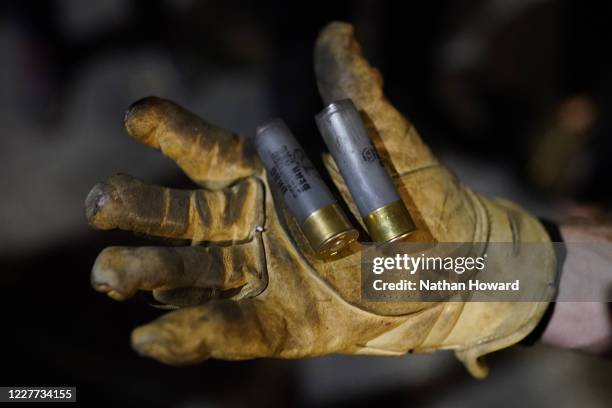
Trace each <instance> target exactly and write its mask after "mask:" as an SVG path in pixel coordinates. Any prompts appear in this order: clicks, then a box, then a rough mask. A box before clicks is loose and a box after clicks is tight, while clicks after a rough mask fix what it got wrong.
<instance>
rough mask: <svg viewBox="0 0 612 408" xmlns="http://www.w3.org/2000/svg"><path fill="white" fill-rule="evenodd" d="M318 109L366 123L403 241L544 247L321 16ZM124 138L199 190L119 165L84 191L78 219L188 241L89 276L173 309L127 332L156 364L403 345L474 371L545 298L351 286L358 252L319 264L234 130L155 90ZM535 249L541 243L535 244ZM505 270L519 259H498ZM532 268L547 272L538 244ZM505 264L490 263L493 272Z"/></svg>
mask: <svg viewBox="0 0 612 408" xmlns="http://www.w3.org/2000/svg"><path fill="white" fill-rule="evenodd" d="M314 57H315V70H316V75H317V81H318V86H319V92H320V94H321V96H322V98H323V101H324V102H325V103H329V102H331V101H334V100H338V99H344V98H351V99H352V100H353V102H354V103H355V105H356V106H357V107H358V108H359V109H360V110H362V111H363V113H364V114H365V115H366V116H367V117H368V118H369V119H370V120H369V121H368V122H369V123H368V127H369V129H368V130H369V131H370V133H371V136H372V138H373V139H374V142H375V145H376V147H377V149H378V151H379V153H380V155H381V156H382V158H383V160H384V161H385V162H386V164H387V165H388V168H389V169H390V171H391V173H392V176H393V178H394V181H395V183H396V185H397V187H398V190H399V191H400V195H401V196H402V199H403V200H404V202H405V203H406V205H407V207H408V209H409V211H410V213H411V214H412V216H413V218H414V219H415V223H416V225H417V227H418V232H417V233H415V234H413V235H412V236H411V237H412V238H411V239H412V240H414V241H431V240H432V239H435V240H437V241H438V242H495V241H500V242H527V241H529V242H544V243H546V242H549V237H548V235H547V234H546V232H545V230H544V229H543V227H542V226H541V224H540V223H539V222H538V221H537V220H536V219H535V218H533V217H532V216H530V215H529V214H527V213H526V212H525V211H524V210H522V209H521V208H520V207H518V206H516V205H514V204H512V203H509V202H507V201H503V200H498V199H490V198H486V197H483V196H481V195H479V194H476V193H474V192H472V191H471V190H470V189H469V188H467V187H465V186H463V185H462V184H461V183H460V182H459V181H458V180H457V179H456V177H454V176H453V175H452V174H451V173H450V172H449V171H448V170H447V169H446V168H444V166H442V165H441V164H440V163H439V162H438V161H437V160H436V159H435V158H434V157H433V155H432V153H431V152H430V151H429V149H428V148H427V147H426V146H425V144H423V142H422V141H421V138H420V137H419V135H418V133H417V132H416V130H415V129H414V128H413V127H412V125H411V124H410V123H409V122H408V121H407V120H406V119H405V118H404V117H403V116H402V115H401V114H400V113H399V112H398V111H397V110H395V108H394V107H393V106H392V105H391V104H390V103H389V102H388V101H387V100H386V98H385V97H384V95H383V92H382V78H381V76H380V74H379V72H378V71H377V70H376V69H374V68H372V67H371V66H369V64H368V63H367V61H366V60H365V59H364V57H363V56H362V54H361V50H360V47H359V45H358V44H357V42H356V41H355V40H354V38H353V30H352V27H351V26H350V25H348V24H345V23H331V24H329V25H328V26H326V27H325V28H324V29H323V31H322V32H321V33H320V35H319V38H318V40H317V43H316V47H315V53H314ZM125 124H126V128H127V130H128V133H129V134H130V135H131V136H132V137H134V138H135V139H136V140H138V141H140V142H141V143H143V144H145V145H147V146H151V147H153V148H156V149H159V150H161V151H162V152H163V153H164V154H165V155H167V156H169V157H170V158H172V159H174V160H175V161H176V163H177V164H178V165H179V166H180V167H181V168H182V169H183V170H184V171H185V173H186V174H187V175H188V176H189V177H190V178H191V179H192V180H194V181H195V182H196V183H198V184H200V185H201V186H203V187H204V188H203V189H200V190H194V191H184V190H173V189H169V188H163V187H157V186H152V185H149V184H146V183H143V182H141V181H138V180H136V179H134V178H131V177H129V176H125V175H118V176H112V177H110V178H109V179H108V180H106V181H105V182H104V183H101V184H98V185H96V186H95V187H94V188H93V189H92V191H91V192H90V194H89V195H88V197H87V200H86V213H87V217H88V220H89V222H90V223H91V224H92V225H93V226H94V227H96V228H99V229H113V228H120V229H125V230H132V231H136V232H139V233H144V234H148V235H152V236H161V237H167V238H178V239H186V240H190V241H191V242H192V245H191V246H180V247H179V246H173V247H141V248H126V247H110V248H107V249H105V250H104V251H102V253H100V255H99V256H98V258H97V260H96V262H95V265H94V267H93V272H92V282H93V286H94V287H95V289H96V290H98V291H101V292H105V293H107V294H108V295H109V296H111V297H112V298H114V299H119V300H120V299H125V298H128V297H130V296H132V295H133V294H134V293H135V292H136V291H138V290H146V291H152V292H153V295H154V297H155V298H156V299H157V300H159V301H161V302H163V303H166V304H169V305H175V306H179V307H181V308H179V309H178V310H175V311H172V312H169V313H167V314H165V315H164V316H162V317H160V318H159V319H157V320H155V321H153V322H151V323H149V324H147V325H144V326H141V327H138V328H136V329H135V330H134V331H133V333H132V345H133V347H134V348H135V349H136V350H137V351H138V352H139V353H141V354H143V355H146V356H150V357H153V358H155V359H158V360H160V361H163V362H165V363H168V364H184V363H195V362H199V361H202V360H204V359H207V358H209V357H214V358H221V359H227V360H241V359H250V358H256V357H281V358H301V357H309V356H319V355H323V354H328V353H346V354H375V355H402V354H404V353H407V352H430V351H434V350H438V349H452V350H454V351H455V353H456V355H457V357H458V358H459V359H460V360H462V361H463V362H464V363H465V365H466V367H467V369H468V370H469V371H470V372H471V373H472V374H473V375H474V376H476V377H483V376H485V375H486V367H485V366H484V365H482V364H481V363H480V362H479V361H477V359H478V357H480V356H482V355H484V354H486V353H489V352H492V351H494V350H498V349H501V348H504V347H508V346H510V345H512V344H514V343H516V342H518V341H520V340H521V339H522V338H523V337H525V336H526V335H527V334H528V333H529V332H530V331H531V330H532V329H533V328H534V327H535V326H536V324H537V323H538V321H539V320H540V319H541V317H542V315H543V313H544V311H545V308H546V305H547V304H546V303H544V302H505V303H504V302H486V303H476V302H467V303H462V302H440V303H424V302H366V301H362V299H361V296H360V252H359V244H357V243H356V244H354V245H353V247H352V248H350V249H349V250H347V251H346V253H345V254H344V255H343V256H340V257H339V258H338V259H335V260H328V261H322V260H319V259H317V258H316V257H315V256H314V253H313V252H312V250H311V249H310V247H309V245H308V243H307V241H306V239H305V237H304V236H303V235H302V233H301V232H300V230H299V228H298V226H297V224H296V223H295V221H294V220H293V218H292V217H290V216H288V213H287V211H286V209H285V208H284V206H283V204H282V202H281V201H280V200H275V199H274V197H273V193H272V190H271V189H270V187H269V181H268V179H267V174H266V172H265V171H264V170H263V168H262V166H261V164H260V162H259V160H258V158H257V157H256V156H255V154H254V153H253V150H252V149H251V148H250V147H249V146H248V143H247V142H246V141H245V139H243V138H241V137H239V136H237V135H235V134H232V133H231V132H229V131H226V130H223V129H220V128H217V127H215V126H213V125H211V124H208V123H206V122H205V121H203V120H202V119H200V118H198V117H197V116H195V115H193V114H192V113H190V112H188V111H186V110H184V109H183V108H181V107H179V106H177V105H175V104H174V103H172V102H169V101H166V100H162V99H159V98H146V99H143V100H141V101H138V102H137V103H135V104H134V105H133V106H132V107H131V108H130V109H129V111H128V112H127V114H126V117H125ZM325 162H326V166H327V167H328V170H329V171H330V172H331V175H332V179H333V180H334V182H335V183H336V185H337V187H338V188H339V190H340V191H341V192H342V194H343V197H344V199H345V200H346V201H347V204H348V206H349V208H350V209H351V211H353V212H354V213H355V214H356V218H357V219H360V217H359V215H358V213H357V210H356V207H355V205H354V203H353V202H352V200H351V198H350V196H349V194H348V193H347V189H346V186H345V185H344V182H343V180H342V177H341V176H340V174H339V172H338V171H337V169H336V167H335V165H334V163H333V160H332V159H331V158H329V157H327V158H326V160H325ZM544 246H545V247H546V245H544ZM508 257H509V259H511V262H508V266H507V267H508V268H513V267H517V265H518V266H520V265H521V262H523V261H522V260H521V257H520V254H519V255H516V254H509V256H508ZM529 262H531V263H532V264H533V262H536V263H537V264H536V265H532V268H533V269H535V270H538V271H539V273H541V274H543V276H545V277H550V279H551V280H552V277H554V274H555V272H554V271H555V264H556V261H555V256H554V252H553V250H552V246H550V251H544V252H543V253H542V254H541V256H540V257H538V259H537V260H536V261H534V260H533V259H531V260H530V261H529ZM502 267H503V266H502Z"/></svg>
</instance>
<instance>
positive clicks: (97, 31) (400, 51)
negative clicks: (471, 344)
mask: <svg viewBox="0 0 612 408" xmlns="http://www.w3.org/2000/svg"><path fill="white" fill-rule="evenodd" d="M0 10H1V14H0V61H2V69H1V71H0V124H1V130H2V136H1V137H0V161H1V162H2V167H1V169H2V171H0V186H1V188H2V190H1V191H2V200H1V201H0V225H2V228H3V233H2V234H1V236H0V241H1V242H0V266H1V273H0V288H1V289H2V296H1V297H0V299H1V300H0V302H1V303H0V306H1V310H2V312H0V313H1V315H0V316H1V319H2V326H1V329H0V333H1V334H2V335H1V336H0V350H1V351H0V385H7V386H8V385H41V386H42V385H76V386H77V387H78V391H77V396H78V399H79V401H80V402H81V403H86V404H88V405H92V406H93V405H101V406H108V405H109V404H112V403H117V404H119V403H121V404H124V403H125V404H132V405H136V404H138V405H139V406H140V405H142V406H151V407H156V406H160V407H162V406H163V407H199V406H203V407H226V406H229V407H241V406H270V405H280V406H298V407H299V406H307V407H310V406H317V407H319V406H321V407H325V406H338V405H339V406H354V405H357V406H371V405H377V406H384V405H386V404H388V405H389V406H391V405H393V406H397V405H405V406H408V405H410V406H432V407H445V406H454V407H457V406H460V407H463V406H466V407H467V406H470V407H489V406H492V405H495V406H502V407H504V406H508V407H510V406H516V405H519V404H520V405H528V406H531V405H537V406H557V407H569V406H576V405H581V406H582V405H584V406H601V407H609V406H610V405H612V387H611V385H612V380H611V379H612V364H611V363H610V361H609V360H600V359H597V358H593V357H588V356H584V355H579V354H575V353H572V352H569V351H563V350H555V349H551V348H548V347H545V346H543V345H536V346H533V347H530V348H521V347H518V346H517V347H514V348H512V349H510V350H506V351H502V352H499V353H497V354H495V355H494V356H492V357H491V358H490V359H489V361H490V363H491V366H492V370H491V374H490V377H489V378H488V379H487V380H485V381H484V382H478V381H476V380H473V379H472V378H471V377H470V376H469V375H468V374H467V372H466V371H465V370H464V369H463V367H462V366H461V365H460V363H459V362H458V361H456V360H455V359H454V357H453V356H452V354H450V353H436V354H434V355H430V356H413V355H411V356H407V357H404V358H366V357H343V356H331V357H325V358H317V359H309V360H302V361H279V360H259V361H251V362H240V363H227V362H221V361H209V362H206V363H204V364H201V365H199V366H195V367H187V368H176V367H166V366H163V365H161V364H159V363H157V362H155V361H152V360H148V359H143V358H140V357H138V356H137V355H136V354H135V353H134V352H133V351H132V350H131V349H130V347H129V333H130V330H131V328H133V327H134V326H136V325H139V324H143V323H145V322H147V321H149V320H151V319H153V318H155V317H156V316H158V315H159V314H161V313H162V311H160V310H157V309H154V308H152V307H150V306H149V305H148V300H147V299H134V300H131V301H128V302H124V303H117V302H114V301H112V300H110V299H108V298H107V297H105V296H103V295H101V294H98V293H96V292H94V291H93V289H92V288H91V287H90V284H89V273H90V269H91V265H92V263H93V261H94V259H95V257H96V255H97V253H98V252H99V251H100V250H102V249H103V248H104V247H106V246H109V245H118V244H120V245H142V244H143V243H144V241H143V240H142V239H140V238H137V237H133V236H131V235H130V234H127V233H121V232H106V233H101V232H95V231H92V230H90V229H89V227H88V226H87V224H86V222H85V219H84V216H83V208H82V203H83V200H84V198H85V196H86V194H87V192H88V191H89V189H90V188H91V187H92V186H93V185H94V184H95V183H97V182H99V181H102V180H103V179H105V178H106V177H107V176H109V175H111V174H113V173H116V172H125V173H130V174H132V175H134V176H137V177H140V178H142V179H145V180H147V181H150V182H154V183H160V184H167V185H171V186H175V187H183V186H189V185H190V184H189V182H188V181H187V180H186V178H185V177H184V176H183V175H182V174H181V173H180V171H179V170H178V169H177V168H176V167H175V165H174V164H173V163H172V162H170V160H168V159H166V158H164V157H162V156H161V155H160V154H159V153H157V152H155V151H152V150H150V149H147V148H145V147H142V146H140V145H138V144H137V143H136V142H135V141H133V140H131V139H130V138H129V137H128V136H127V135H126V134H125V132H124V130H123V129H122V119H123V114H124V112H125V110H126V108H127V107H128V106H129V105H130V104H131V103H132V102H133V101H135V100H137V99H139V98H141V97H144V96H148V95H158V96H162V97H166V98H170V99H173V100H175V101H177V102H179V103H181V104H182V105H184V106H186V107H188V108H189V109H191V110H192V111H194V112H196V113H198V114H200V115H201V116H203V117H204V118H206V119H207V120H209V121H210V122H212V123H215V124H218V125H222V126H225V127H228V128H230V129H232V130H234V131H237V132H239V133H242V134H244V135H248V136H250V135H251V134H252V133H253V129H254V128H255V126H256V125H257V124H258V123H259V122H261V121H263V120H265V119H267V118H269V117H271V116H282V117H283V118H284V119H285V120H286V121H287V122H288V124H289V126H290V127H291V128H293V129H294V130H295V131H296V133H297V135H298V136H299V137H300V138H302V140H303V141H306V140H307V141H308V143H306V145H307V146H308V148H309V149H310V150H311V152H310V153H311V156H317V155H318V154H319V153H320V151H321V150H322V148H323V146H322V142H321V141H320V138H319V137H317V136H316V135H317V133H316V129H315V126H314V122H313V115H314V114H315V113H317V112H318V111H319V110H320V109H321V108H322V106H321V101H320V99H319V97H318V95H317V89H316V83H315V79H314V75H313V70H312V47H313V44H314V41H315V38H316V35H317V32H318V31H319V29H320V28H321V27H322V26H323V25H325V24H326V23H327V22H329V21H332V20H345V21H349V22H352V23H353V24H354V25H355V27H356V32H357V36H358V38H359V40H360V41H361V44H362V45H363V47H364V51H365V53H366V55H367V56H368V58H369V59H370V61H371V62H372V63H373V64H374V65H376V66H377V67H379V68H380V70H381V71H382V73H383V74H384V76H385V89H386V92H387V95H388V96H389V98H390V99H391V100H392V102H393V103H395V105H396V106H397V107H398V108H399V109H400V110H401V111H403V112H404V113H405V114H406V115H407V116H408V117H409V118H410V119H411V120H412V121H413V122H414V124H415V125H416V126H417V128H418V129H419V130H420V132H421V134H422V135H423V137H424V139H425V140H426V141H427V142H428V143H429V144H430V145H431V146H432V148H433V150H434V151H435V152H436V154H438V155H439V157H440V158H441V159H442V161H444V162H445V163H446V164H447V165H448V166H449V167H450V168H451V169H452V170H453V171H454V172H456V173H457V174H458V175H459V176H460V177H461V178H462V179H463V180H464V181H465V183H466V184H468V185H470V186H472V187H473V188H475V189H476V190H478V191H481V192H483V193H486V194H492V195H497V196H502V197H506V198H509V199H512V200H515V201H517V202H519V203H521V204H522V205H523V206H525V207H526V208H528V209H529V210H531V211H532V212H534V213H535V214H537V215H539V216H544V217H549V218H553V219H560V218H563V217H567V216H568V215H572V216H578V217H590V216H593V214H602V213H605V212H606V211H608V210H609V208H610V204H611V202H612V188H611V187H612V186H611V182H610V178H611V177H612V171H611V170H612V165H611V162H612V160H610V156H611V155H612V138H611V137H610V131H611V130H612V129H611V126H612V122H611V117H610V109H611V107H612V104H611V98H612V53H611V52H610V40H611V38H610V32H611V29H610V23H609V22H610V18H611V17H612V13H611V6H610V3H609V2H600V3H596V2H580V1H544V0H515V1H510V0H503V1H502V0H490V1H476V0H456V1H428V2H426V1H422V2H392V1H387V2H374V1H327V2H321V3H317V2H313V1H310V2H300V3H297V2H295V3H294V2H280V1H279V2H261V1H257V2H256V1H195V0H164V1H159V0H149V1H144V0H141V1H125V0H97V1H91V2H86V1H80V0H56V1H46V2H41V1H28V0H20V1H8V0H7V1H3V2H2V4H1V5H0Z"/></svg>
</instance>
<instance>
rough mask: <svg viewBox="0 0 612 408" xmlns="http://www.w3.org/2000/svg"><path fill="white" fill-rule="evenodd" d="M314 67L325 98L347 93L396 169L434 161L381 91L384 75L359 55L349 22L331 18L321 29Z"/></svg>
mask: <svg viewBox="0 0 612 408" xmlns="http://www.w3.org/2000/svg"><path fill="white" fill-rule="evenodd" d="M314 67H315V74H316V77H317V84H318V88H319V94H320V95H321V98H322V99H323V102H324V103H325V104H326V105H327V104H329V103H331V102H334V101H337V100H341V99H347V98H348V99H351V100H352V101H353V103H354V104H355V106H356V107H357V108H358V109H359V110H360V113H361V114H362V116H363V117H364V122H365V125H366V128H367V129H368V132H369V134H370V137H371V138H372V139H373V141H374V143H375V145H376V147H377V149H378V151H379V153H380V154H381V155H383V156H384V158H385V159H387V160H389V161H390V162H391V163H392V165H393V166H392V167H393V170H395V171H396V172H397V173H398V174H400V175H402V174H405V173H407V172H410V171H413V170H417V169H420V168H423V167H427V166H430V165H432V164H434V163H436V159H435V158H434V157H433V155H432V154H431V152H430V150H429V148H428V147H427V146H426V145H425V144H424V143H423V141H422V140H421V137H420V136H419V134H418V132H417V131H416V129H415V128H414V127H413V126H412V124H411V123H410V122H409V121H408V120H406V118H405V117H404V116H403V115H402V114H401V113H399V112H398V111H397V110H396V109H395V108H394V107H393V105H391V103H390V102H389V101H388V100H387V98H386V97H385V95H384V93H383V89H382V86H383V79H382V75H381V74H380V72H379V71H378V70H377V69H376V68H374V67H372V66H371V65H370V64H369V63H368V61H367V60H366V59H365V57H364V56H363V53H362V51H361V47H360V46H359V43H358V42H357V41H356V40H355V38H354V35H353V27H352V26H351V25H350V24H348V23H342V22H333V23H330V24H328V25H327V26H325V27H324V28H323V29H322V30H321V32H320V33H319V36H318V38H317V42H316V45H315V51H314Z"/></svg>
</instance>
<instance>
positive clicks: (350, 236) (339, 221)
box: [302, 204, 359, 259]
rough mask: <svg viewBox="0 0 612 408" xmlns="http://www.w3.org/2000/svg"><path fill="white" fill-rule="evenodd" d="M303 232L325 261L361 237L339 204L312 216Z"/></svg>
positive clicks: (307, 220)
mask: <svg viewBox="0 0 612 408" xmlns="http://www.w3.org/2000/svg"><path fill="white" fill-rule="evenodd" d="M302 232H304V235H306V238H308V242H310V245H311V246H312V248H313V249H314V251H315V252H316V253H317V255H318V256H319V257H320V258H323V259H324V258H329V257H331V256H334V255H336V254H337V253H338V252H340V250H341V249H342V248H344V247H345V246H346V245H348V244H350V243H351V242H353V241H355V240H356V239H357V237H358V236H359V233H358V232H357V230H356V229H354V228H353V227H352V226H351V224H350V223H349V221H348V220H347V219H346V217H345V215H344V214H343V212H342V210H341V209H340V207H339V206H338V205H337V204H332V205H329V206H327V207H323V208H320V209H318V210H317V211H315V212H313V213H312V214H310V215H309V216H308V218H306V220H305V221H304V222H303V223H302Z"/></svg>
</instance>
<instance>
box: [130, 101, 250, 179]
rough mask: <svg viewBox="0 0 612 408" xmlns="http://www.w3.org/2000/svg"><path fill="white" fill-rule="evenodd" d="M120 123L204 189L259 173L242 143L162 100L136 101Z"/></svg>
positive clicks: (244, 144) (225, 131) (221, 129)
mask: <svg viewBox="0 0 612 408" xmlns="http://www.w3.org/2000/svg"><path fill="white" fill-rule="evenodd" d="M124 122H125V127H126V129H127V131H128V133H129V134H130V136H132V137H133V138H134V139H136V140H138V141H139V142H141V143H142V144H145V145H147V146H150V147H153V148H156V149H159V150H161V151H162V153H164V154H165V155H166V156H168V157H170V158H171V159H173V160H174V161H175V162H176V163H177V164H178V165H179V167H181V169H183V171H185V173H187V175H188V176H189V177H190V178H191V179H192V180H194V181H195V182H197V183H199V184H201V185H204V186H206V187H209V188H220V187H225V186H227V185H228V184H231V183H233V182H234V181H236V180H238V179H241V178H245V177H248V176H251V175H253V174H255V173H257V172H258V171H259V168H260V164H259V161H258V159H257V157H256V155H255V153H254V151H253V150H252V149H251V148H250V146H249V145H248V143H247V140H246V139H244V138H243V137H240V136H238V135H236V134H235V133H233V132H231V131H229V130H226V129H223V128H220V127H217V126H214V125H212V124H210V123H207V122H206V121H204V120H203V119H201V118H200V117H198V116H197V115H195V114H194V113H192V112H190V111H188V110H186V109H184V108H183V107H181V106H179V105H177V104H175V103H174V102H171V101H168V100H166V99H162V98H158V97H154V96H151V97H147V98H144V99H141V100H139V101H136V102H135V103H134V104H132V106H130V108H129V109H128V111H127V112H126V114H125V119H124Z"/></svg>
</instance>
